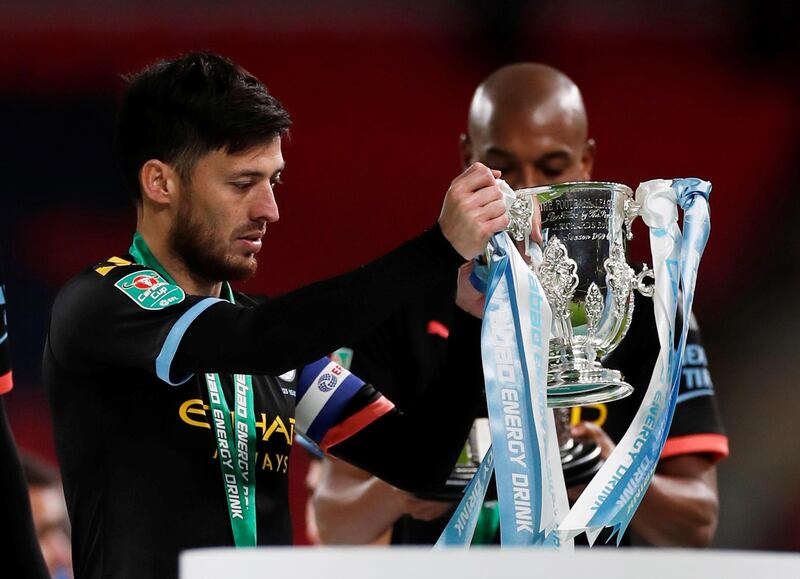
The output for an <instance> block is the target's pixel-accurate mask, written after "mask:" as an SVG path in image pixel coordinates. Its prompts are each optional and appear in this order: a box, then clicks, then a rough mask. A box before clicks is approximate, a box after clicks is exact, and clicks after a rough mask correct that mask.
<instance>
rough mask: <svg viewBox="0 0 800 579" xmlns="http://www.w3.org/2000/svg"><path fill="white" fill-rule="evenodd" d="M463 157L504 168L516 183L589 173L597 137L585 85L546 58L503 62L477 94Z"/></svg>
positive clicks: (579, 177)
mask: <svg viewBox="0 0 800 579" xmlns="http://www.w3.org/2000/svg"><path fill="white" fill-rule="evenodd" d="M462 157H463V161H464V163H465V164H470V163H472V162H475V161H480V162H482V163H485V164H487V165H489V166H490V167H492V168H494V169H499V170H501V171H503V178H504V179H506V180H507V181H508V182H509V184H510V185H511V186H512V187H514V188H520V187H530V186H534V185H543V184H547V183H555V182H564V181H576V180H587V179H589V178H590V174H591V169H592V165H593V161H594V142H593V141H591V140H590V139H589V138H588V123H587V119H586V110H585V109H584V106H583V98H582V97H581V93H580V90H578V87H577V86H576V85H575V83H574V82H572V80H570V79H569V77H567V76H566V75H565V74H563V73H561V72H559V71H558V70H556V69H554V68H552V67H550V66H546V65H543V64H536V63H520V64H512V65H509V66H505V67H503V68H500V69H499V70H497V71H495V72H494V73H492V74H491V75H490V76H489V77H488V78H487V79H486V80H484V81H483V82H482V83H481V84H480V86H478V88H477V90H476V91H475V95H474V96H473V98H472V103H471V106H470V110H469V121H468V132H467V134H466V135H463V136H462Z"/></svg>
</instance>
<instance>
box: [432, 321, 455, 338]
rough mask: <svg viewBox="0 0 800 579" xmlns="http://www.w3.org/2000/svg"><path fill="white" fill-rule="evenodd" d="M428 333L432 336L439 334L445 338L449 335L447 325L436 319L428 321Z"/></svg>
mask: <svg viewBox="0 0 800 579" xmlns="http://www.w3.org/2000/svg"><path fill="white" fill-rule="evenodd" d="M428 333H429V334H433V335H434V336H441V337H442V338H444V339H445V340H446V339H447V338H449V337H450V330H449V329H447V326H445V325H444V324H443V323H442V322H437V321H436V320H431V321H430V322H428Z"/></svg>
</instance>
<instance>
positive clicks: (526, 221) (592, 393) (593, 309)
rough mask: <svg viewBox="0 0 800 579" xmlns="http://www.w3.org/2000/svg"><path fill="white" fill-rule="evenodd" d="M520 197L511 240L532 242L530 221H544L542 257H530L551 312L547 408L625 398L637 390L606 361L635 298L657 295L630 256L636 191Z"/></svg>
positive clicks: (588, 189) (555, 191)
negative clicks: (636, 294) (533, 218)
mask: <svg viewBox="0 0 800 579" xmlns="http://www.w3.org/2000/svg"><path fill="white" fill-rule="evenodd" d="M515 195H516V200H515V201H514V204H513V205H512V207H511V209H510V211H509V213H510V216H511V220H512V225H511V226H510V227H509V233H510V234H511V235H512V237H513V238H514V239H515V240H516V241H524V240H526V239H529V235H530V231H531V227H532V226H531V225H530V220H531V216H533V215H535V214H536V211H537V210H538V211H539V212H540V215H541V232H542V241H543V247H542V248H541V255H537V254H538V252H537V251H535V250H534V251H528V252H529V253H530V254H531V257H532V260H531V267H532V268H533V270H534V271H535V272H536V275H537V276H538V278H539V280H540V282H541V284H542V288H543V289H544V293H545V295H546V297H547V301H548V303H549V304H550V308H551V310H552V312H553V327H552V329H551V339H550V359H549V365H548V375H547V398H548V406H550V407H552V408H567V407H570V406H580V405H584V404H594V403H598V402H610V401H613V400H618V399H620V398H624V397H625V396H627V395H629V394H630V393H631V392H632V391H633V387H632V386H631V385H630V384H628V383H627V382H625V378H624V376H622V374H621V373H620V372H619V371H617V370H612V369H609V368H605V367H603V365H602V362H601V359H602V357H603V356H605V355H606V354H608V353H609V352H611V351H612V350H614V348H616V347H617V345H618V344H619V343H620V342H621V341H622V339H623V338H624V337H625V334H626V332H627V331H628V328H629V327H630V323H631V320H632V317H633V304H634V293H633V292H634V291H640V292H641V293H642V294H643V295H647V296H652V294H653V288H652V286H648V285H646V284H645V282H644V280H645V278H646V277H652V276H653V272H652V270H650V269H648V268H647V266H646V265H645V267H644V269H643V270H642V271H641V272H640V273H638V274H637V273H636V272H635V271H634V270H633V268H632V267H631V266H630V265H629V264H628V261H627V256H626V244H627V241H628V240H630V239H631V238H632V231H631V223H632V221H633V220H634V219H635V217H636V216H637V214H638V209H639V207H638V205H636V203H635V202H634V200H633V192H632V191H631V190H630V188H629V187H627V186H625V185H621V184H619V183H605V182H592V181H587V182H574V183H561V184H557V185H546V186H541V187H532V188H526V189H519V190H517V191H515ZM528 245H529V242H528Z"/></svg>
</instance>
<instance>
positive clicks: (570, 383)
mask: <svg viewBox="0 0 800 579" xmlns="http://www.w3.org/2000/svg"><path fill="white" fill-rule="evenodd" d="M631 392H633V386H631V385H630V384H628V383H627V382H625V380H624V378H623V376H622V374H621V373H620V372H619V371H617V370H609V369H608V368H603V367H602V366H601V365H600V364H598V363H596V362H595V363H594V364H592V365H590V366H589V367H588V368H586V369H575V368H568V369H565V370H561V371H559V370H558V369H555V370H553V369H551V371H550V372H548V380H547V406H549V407H550V408H569V407H571V406H583V405H586V404H597V403H599V402H613V401H614V400H619V399H620V398H625V397H626V396H628V395H629V394H630V393H631Z"/></svg>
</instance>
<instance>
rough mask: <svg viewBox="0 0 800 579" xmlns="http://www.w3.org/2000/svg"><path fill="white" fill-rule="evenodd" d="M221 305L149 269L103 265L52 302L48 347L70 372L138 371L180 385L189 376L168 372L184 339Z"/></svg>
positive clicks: (76, 281) (75, 281) (74, 281)
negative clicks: (199, 320) (194, 325)
mask: <svg viewBox="0 0 800 579" xmlns="http://www.w3.org/2000/svg"><path fill="white" fill-rule="evenodd" d="M121 261H123V260H121ZM220 301H221V300H219V299H217V298H208V297H206V298H203V297H198V296H189V295H186V293H185V292H184V291H183V290H182V289H181V288H180V287H178V286H176V285H173V284H171V283H169V282H168V281H167V280H165V279H164V278H163V277H162V276H161V275H160V274H158V273H157V272H156V271H154V270H152V269H147V268H143V267H141V266H137V265H133V264H130V263H129V262H124V263H123V264H122V265H117V266H114V267H111V266H106V265H102V264H101V265H100V266H98V267H95V268H92V269H91V270H90V271H88V272H84V273H83V274H81V275H79V276H78V277H77V278H76V279H74V280H73V281H72V282H70V283H69V284H68V285H67V286H66V287H65V288H64V290H62V292H61V293H60V294H59V296H58V297H57V298H56V302H55V304H54V306H53V311H52V315H51V320H50V331H49V335H48V347H49V348H50V350H51V352H52V354H53V357H54V358H55V360H56V361H57V362H58V363H59V364H60V365H61V366H63V367H64V368H66V369H67V370H70V371H73V372H80V373H83V372H98V371H104V370H107V369H113V370H114V371H116V372H118V371H124V370H125V369H128V370H133V369H142V370H147V371H149V372H151V373H153V374H155V375H156V376H157V377H159V378H160V379H161V380H163V381H164V382H166V383H167V384H171V385H177V384H182V383H183V382H186V381H187V380H188V379H189V378H190V377H191V374H188V373H185V374H182V375H181V374H178V375H176V374H175V373H173V372H172V370H171V365H172V364H171V363H172V358H173V357H174V354H175V351H176V349H177V347H178V345H179V344H180V341H181V338H182V335H183V333H185V331H186V329H187V328H188V327H189V326H190V324H191V323H192V321H193V320H195V319H196V318H197V317H198V316H199V315H200V314H202V313H203V312H204V311H205V310H207V309H208V308H209V307H210V306H213V305H215V304H217V303H219V302H220Z"/></svg>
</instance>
